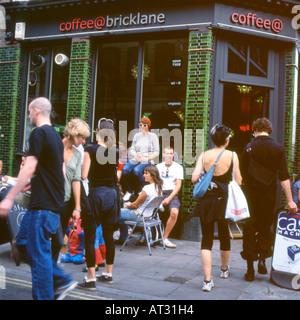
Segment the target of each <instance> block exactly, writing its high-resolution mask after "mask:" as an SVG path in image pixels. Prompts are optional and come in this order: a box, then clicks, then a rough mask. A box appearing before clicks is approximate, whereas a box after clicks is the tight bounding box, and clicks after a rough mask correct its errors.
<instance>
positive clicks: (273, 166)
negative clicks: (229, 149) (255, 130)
mask: <svg viewBox="0 0 300 320" xmlns="http://www.w3.org/2000/svg"><path fill="white" fill-rule="evenodd" d="M250 148H251V151H250ZM249 152H251V156H252V158H253V159H254V160H256V161H257V162H259V163H260V164H261V165H262V166H264V167H265V168H268V169H269V170H270V171H272V172H273V173H274V177H276V176H277V175H278V179H279V180H280V181H285V180H287V179H289V172H288V168H287V162H286V156H285V149H284V147H283V146H282V145H280V144H279V143H278V142H276V141H275V140H273V139H272V138H271V137H269V136H258V137H256V138H255V139H253V140H252V142H250V143H248V144H247V145H246V147H245V149H244V151H243V156H242V161H241V173H242V176H243V180H245V182H246V184H248V185H250V186H252V185H253V187H257V184H255V183H254V182H253V181H252V180H253V179H251V177H250V175H249V173H248V168H249V161H250V154H249ZM265 188H271V189H274V188H276V179H274V181H273V182H272V183H271V185H270V186H268V187H265Z"/></svg>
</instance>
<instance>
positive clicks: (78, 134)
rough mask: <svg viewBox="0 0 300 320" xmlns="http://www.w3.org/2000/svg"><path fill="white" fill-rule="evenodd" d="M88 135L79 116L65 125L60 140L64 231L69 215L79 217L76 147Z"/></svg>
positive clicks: (78, 153)
mask: <svg viewBox="0 0 300 320" xmlns="http://www.w3.org/2000/svg"><path fill="white" fill-rule="evenodd" d="M89 135H90V128H89V125H88V124H87V123H86V122H85V121H84V120H82V119H80V118H75V119H72V120H71V121H69V122H68V123H67V125H66V128H65V132H64V138H63V140H62V142H63V145H64V163H65V199H64V200H65V210H64V213H63V215H62V217H61V222H62V227H63V231H64V232H65V230H66V228H67V225H68V221H69V219H70V217H71V216H72V217H73V219H74V220H78V219H79V218H80V212H81V205H80V188H81V183H80V182H81V160H82V159H81V158H82V155H81V152H80V151H79V150H78V149H76V147H79V146H80V145H81V144H84V143H85V139H86V138H87V137H89ZM72 196H73V197H72ZM73 199H74V201H73Z"/></svg>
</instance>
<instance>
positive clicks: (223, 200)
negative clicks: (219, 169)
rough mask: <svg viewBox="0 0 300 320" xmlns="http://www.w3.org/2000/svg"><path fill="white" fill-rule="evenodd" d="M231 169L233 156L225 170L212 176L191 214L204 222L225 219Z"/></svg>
mask: <svg viewBox="0 0 300 320" xmlns="http://www.w3.org/2000/svg"><path fill="white" fill-rule="evenodd" d="M232 155H233V154H232ZM232 170H233V157H232V161H231V165H230V167H229V169H228V170H227V172H225V173H224V174H222V175H219V176H213V178H212V182H211V185H210V187H209V188H208V190H207V192H206V193H205V194H204V196H203V197H202V198H201V199H200V200H199V202H198V204H197V205H196V207H195V209H194V213H193V216H198V217H200V220H201V221H202V222H204V223H210V222H213V221H218V220H223V219H225V210H226V204H227V198H228V184H229V182H230V181H231V180H232Z"/></svg>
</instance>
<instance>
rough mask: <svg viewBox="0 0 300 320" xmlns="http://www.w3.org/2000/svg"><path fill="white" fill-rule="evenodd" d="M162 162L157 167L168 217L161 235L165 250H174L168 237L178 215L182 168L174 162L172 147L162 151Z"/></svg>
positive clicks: (173, 245) (174, 246)
mask: <svg viewBox="0 0 300 320" xmlns="http://www.w3.org/2000/svg"><path fill="white" fill-rule="evenodd" d="M163 158H164V160H165V161H164V162H162V163H159V164H158V165H157V169H158V171H159V174H160V177H161V178H162V180H163V182H164V184H163V196H164V200H163V202H162V204H163V205H164V206H166V207H167V208H168V210H169V212H170V217H169V219H168V221H167V224H166V228H165V232H164V235H163V239H164V243H165V246H166V247H167V248H176V245H175V244H174V243H172V242H171V241H170V240H169V239H168V237H169V234H170V233H171V231H172V229H173V228H174V226H175V224H176V221H177V217H178V214H179V208H180V201H179V199H178V193H179V191H180V189H181V186H182V180H183V167H182V166H181V165H180V164H178V163H176V162H174V161H173V158H174V149H173V148H172V147H166V148H164V150H163Z"/></svg>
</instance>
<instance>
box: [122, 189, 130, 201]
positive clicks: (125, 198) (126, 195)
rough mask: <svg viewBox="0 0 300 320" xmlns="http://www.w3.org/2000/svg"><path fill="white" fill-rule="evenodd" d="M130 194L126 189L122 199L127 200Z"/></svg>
mask: <svg viewBox="0 0 300 320" xmlns="http://www.w3.org/2000/svg"><path fill="white" fill-rule="evenodd" d="M131 196H132V193H130V192H128V191H127V192H126V193H125V194H124V197H123V200H124V201H129V199H130V197H131Z"/></svg>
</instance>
